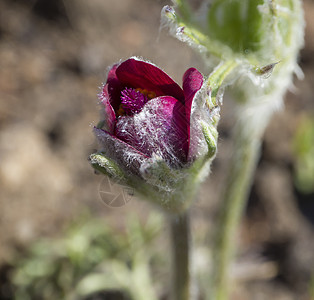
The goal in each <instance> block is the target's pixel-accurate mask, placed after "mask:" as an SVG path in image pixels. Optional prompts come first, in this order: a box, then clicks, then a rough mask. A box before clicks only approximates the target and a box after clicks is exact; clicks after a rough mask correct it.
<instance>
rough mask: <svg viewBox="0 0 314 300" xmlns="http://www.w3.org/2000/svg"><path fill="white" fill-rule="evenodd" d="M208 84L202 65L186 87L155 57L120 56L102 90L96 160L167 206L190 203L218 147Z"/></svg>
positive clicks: (185, 82) (190, 71)
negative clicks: (123, 58) (152, 59)
mask: <svg viewBox="0 0 314 300" xmlns="http://www.w3.org/2000/svg"><path fill="white" fill-rule="evenodd" d="M207 92H208V84H207V83H206V82H205V81H204V78H203V76H202V74H201V73H200V72H199V71H198V70H196V69H194V68H190V69H188V70H187V71H186V72H185V74H184V75H183V88H181V87H180V86H179V85H178V84H177V83H176V82H174V81H173V79H171V78H170V77H169V76H168V75H167V74H166V73H165V72H164V71H162V70H161V69H159V68H158V67H156V66H155V65H153V64H152V63H149V62H146V61H143V60H140V59H138V58H130V59H127V60H126V61H123V62H121V63H118V64H115V65H114V66H112V67H111V68H110V70H109V72H108V78H107V82H106V83H105V84H104V86H103V88H102V91H101V93H100V95H99V98H100V104H101V105H102V108H103V109H102V120H101V122H100V123H99V125H98V127H95V128H94V133H95V135H96V137H97V139H98V141H99V144H100V146H101V149H100V151H99V153H98V154H93V155H92V156H91V163H92V165H93V166H94V167H96V168H97V169H98V170H100V171H101V172H103V173H105V174H108V175H109V176H112V177H116V178H119V182H121V181H122V182H123V183H124V184H127V185H129V186H132V187H133V188H134V189H135V190H136V191H138V192H139V194H141V195H142V196H144V198H145V199H149V200H150V201H153V202H155V203H158V204H159V205H161V206H162V207H164V208H167V210H171V211H176V212H178V211H180V210H182V209H185V208H186V207H187V206H188V205H189V203H190V201H191V200H192V198H193V195H194V193H195V191H196V188H197V186H198V185H199V183H200V182H201V181H202V179H203V178H204V177H205V175H206V174H207V172H208V171H209V164H210V161H211V160H212V159H213V157H214V155H215V152H216V141H217V134H216V129H215V125H213V124H212V119H211V117H212V116H213V115H212V111H211V110H210V108H209V107H208V106H207V105H206V103H207V100H208V99H209V95H208V93H207ZM115 174H116V175H115ZM184 199H187V200H186V201H185V200H184Z"/></svg>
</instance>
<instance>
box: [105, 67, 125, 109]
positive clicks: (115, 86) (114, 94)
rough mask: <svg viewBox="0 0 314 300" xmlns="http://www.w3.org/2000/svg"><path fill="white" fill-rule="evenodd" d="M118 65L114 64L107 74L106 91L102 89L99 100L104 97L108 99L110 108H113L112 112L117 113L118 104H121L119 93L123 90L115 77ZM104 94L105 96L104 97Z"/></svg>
mask: <svg viewBox="0 0 314 300" xmlns="http://www.w3.org/2000/svg"><path fill="white" fill-rule="evenodd" d="M118 66H119V64H115V65H113V66H112V67H111V69H110V70H109V72H108V76H107V82H106V85H105V86H104V88H105V87H106V89H107V90H106V91H105V90H104V89H103V90H102V93H101V94H100V96H99V97H100V99H102V98H104V97H105V96H106V97H107V98H108V100H109V102H110V104H111V106H112V107H113V109H114V111H118V109H119V106H120V103H121V99H120V97H121V91H122V90H123V89H124V86H123V84H122V83H121V82H120V80H119V79H118V77H117V75H116V71H117V68H118ZM105 93H106V95H104V94H105Z"/></svg>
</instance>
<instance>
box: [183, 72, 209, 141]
mask: <svg viewBox="0 0 314 300" xmlns="http://www.w3.org/2000/svg"><path fill="white" fill-rule="evenodd" d="M203 81H204V78H203V75H202V74H201V73H200V72H199V71H198V70H197V69H195V68H190V69H188V70H187V71H186V72H185V73H184V75H183V91H184V96H185V113H186V118H187V123H188V131H187V133H188V141H189V142H188V143H189V144H190V118H191V108H192V104H193V100H194V97H195V95H196V93H197V92H198V91H199V90H200V88H201V87H202V85H203Z"/></svg>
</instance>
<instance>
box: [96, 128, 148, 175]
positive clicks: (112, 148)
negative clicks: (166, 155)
mask: <svg viewBox="0 0 314 300" xmlns="http://www.w3.org/2000/svg"><path fill="white" fill-rule="evenodd" d="M94 133H95V135H96V137H97V139H98V141H99V143H100V145H101V146H102V149H101V151H102V152H103V153H104V154H105V156H106V157H108V158H109V159H112V160H113V161H114V162H116V163H117V164H118V165H119V166H120V167H122V168H124V170H125V171H126V172H128V173H129V174H130V175H132V174H134V175H137V176H141V175H140V167H141V165H142V164H143V163H144V162H146V161H147V160H148V159H149V158H148V157H147V156H146V155H144V154H143V153H141V152H140V151H138V150H136V149H134V148H133V147H132V146H131V145H128V144H127V143H125V142H124V141H121V140H120V139H118V138H116V137H115V136H113V135H111V134H110V133H108V132H106V131H105V130H102V129H99V128H96V127H95V128H94Z"/></svg>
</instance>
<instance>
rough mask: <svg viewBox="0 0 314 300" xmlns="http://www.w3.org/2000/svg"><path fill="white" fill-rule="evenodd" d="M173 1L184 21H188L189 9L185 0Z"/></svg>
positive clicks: (189, 17)
mask: <svg viewBox="0 0 314 300" xmlns="http://www.w3.org/2000/svg"><path fill="white" fill-rule="evenodd" d="M175 3H176V5H177V7H178V9H179V11H180V13H181V16H182V18H183V19H184V20H185V21H190V19H191V10H190V7H189V5H188V3H187V1H186V0H175Z"/></svg>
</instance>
